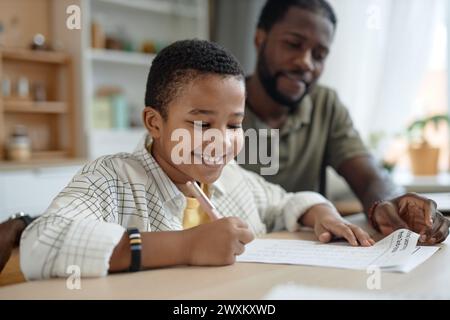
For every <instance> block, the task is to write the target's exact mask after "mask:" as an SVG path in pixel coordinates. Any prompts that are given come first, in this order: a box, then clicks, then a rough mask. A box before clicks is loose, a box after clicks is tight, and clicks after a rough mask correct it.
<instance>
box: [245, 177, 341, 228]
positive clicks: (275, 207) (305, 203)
mask: <svg viewBox="0 0 450 320" xmlns="http://www.w3.org/2000/svg"><path fill="white" fill-rule="evenodd" d="M241 169H242V168H241ZM242 171H243V172H244V176H245V181H246V182H247V183H248V184H249V187H250V190H252V193H253V196H254V199H255V202H256V206H257V208H258V212H259V215H260V217H261V220H262V221H263V222H264V224H265V225H266V227H267V231H268V232H273V231H280V230H284V229H287V230H288V231H290V232H293V231H296V230H298V229H299V227H300V225H299V223H298V219H299V218H300V217H301V216H302V215H303V214H304V213H306V212H307V211H308V210H309V209H310V208H311V207H313V206H315V205H318V204H327V205H329V206H331V207H333V208H334V206H333V204H332V203H331V202H330V201H328V200H327V199H326V198H325V197H323V196H322V195H321V194H319V193H316V192H312V191H302V192H295V193H292V192H287V191H285V190H284V189H283V188H282V187H280V186H279V185H276V184H273V183H270V182H268V181H266V180H265V179H264V178H263V177H261V176H259V175H258V174H256V173H254V172H250V171H247V170H245V169H242Z"/></svg>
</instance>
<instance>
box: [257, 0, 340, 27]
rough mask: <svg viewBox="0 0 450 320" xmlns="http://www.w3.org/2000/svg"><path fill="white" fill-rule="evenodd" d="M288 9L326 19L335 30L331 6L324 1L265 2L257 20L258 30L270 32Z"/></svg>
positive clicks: (334, 16) (287, 0)
mask: <svg viewBox="0 0 450 320" xmlns="http://www.w3.org/2000/svg"><path fill="white" fill-rule="evenodd" d="M290 7H297V8H300V9H304V10H307V11H310V12H313V13H317V14H321V15H323V16H325V17H326V18H328V19H329V20H330V21H331V23H332V24H333V27H334V28H336V24H337V18H336V14H335V13H334V10H333V8H332V7H331V5H330V4H329V3H328V2H327V1H325V0H267V2H266V4H265V5H264V7H263V9H262V11H261V14H260V16H259V20H258V28H260V29H263V30H265V31H270V29H271V28H272V27H273V25H274V24H275V23H277V22H278V21H280V20H282V19H283V18H284V16H285V15H286V12H287V11H288V10H289V8H290Z"/></svg>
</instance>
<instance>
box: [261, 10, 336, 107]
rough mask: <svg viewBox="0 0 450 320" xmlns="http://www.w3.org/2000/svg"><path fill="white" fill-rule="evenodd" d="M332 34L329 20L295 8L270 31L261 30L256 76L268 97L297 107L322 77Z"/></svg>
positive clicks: (288, 105)
mask: <svg viewBox="0 0 450 320" xmlns="http://www.w3.org/2000/svg"><path fill="white" fill-rule="evenodd" d="M333 35H334V27H333V24H332V23H331V21H330V20H329V19H328V18H327V17H325V16H323V15H321V14H317V13H312V12H310V11H307V10H303V9H300V8H296V7H291V8H290V9H289V10H288V11H287V12H286V15H285V16H284V18H283V19H282V20H280V21H279V22H277V23H276V24H274V25H273V26H272V28H271V29H270V30H269V31H268V32H265V31H263V30H261V29H258V31H257V36H256V43H257V49H258V64H257V74H258V76H259V79H260V80H261V83H262V85H263V86H264V88H265V90H266V92H267V94H268V95H269V96H270V97H271V98H272V99H273V100H274V101H276V102H277V103H279V104H282V105H284V106H287V107H289V108H295V107H296V106H297V105H298V103H299V102H300V101H301V100H302V98H303V97H304V96H305V94H306V93H307V92H308V91H309V89H310V88H311V86H312V85H313V84H314V83H316V82H317V80H318V78H319V77H320V75H321V74H322V71H323V68H324V64H325V59H326V57H327V55H328V52H329V49H330V45H331V42H332V40H333Z"/></svg>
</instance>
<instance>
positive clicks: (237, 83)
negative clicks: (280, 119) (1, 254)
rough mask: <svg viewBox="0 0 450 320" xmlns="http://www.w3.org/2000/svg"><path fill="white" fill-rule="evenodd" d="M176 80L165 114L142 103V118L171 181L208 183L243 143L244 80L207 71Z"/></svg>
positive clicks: (154, 150)
mask: <svg viewBox="0 0 450 320" xmlns="http://www.w3.org/2000/svg"><path fill="white" fill-rule="evenodd" d="M180 85H181V86H184V87H183V88H181V89H180V90H179V92H178V93H177V94H176V95H175V98H174V99H173V100H172V101H171V102H170V103H169V104H168V106H167V117H166V119H164V118H163V117H162V116H161V114H160V113H159V112H157V111H156V110H154V109H153V108H149V107H147V108H145V109H146V110H145V111H144V122H145V124H146V126H147V129H148V130H149V132H150V134H151V135H152V137H153V145H152V150H151V152H152V155H153V157H154V158H155V159H156V161H157V162H158V164H159V165H160V166H161V168H162V169H163V170H164V171H165V173H166V174H167V175H168V176H169V178H171V180H172V181H173V182H174V183H177V184H183V183H186V182H187V181H190V180H195V181H199V182H202V183H207V184H208V183H212V182H214V181H216V180H217V179H218V178H219V177H220V174H221V172H222V169H223V167H224V166H225V165H226V164H227V163H228V162H229V161H230V160H232V159H233V158H234V157H236V155H237V154H238V153H239V151H240V150H241V148H242V145H243V131H242V120H243V118H244V107H245V85H244V81H243V79H241V78H239V77H235V76H223V75H216V74H206V75H198V76H196V77H195V79H194V80H192V81H190V82H189V83H187V84H180ZM180 145H182V147H183V148H180ZM177 158H183V159H184V160H185V161H179V159H177Z"/></svg>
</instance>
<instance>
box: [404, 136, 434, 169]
mask: <svg viewBox="0 0 450 320" xmlns="http://www.w3.org/2000/svg"><path fill="white" fill-rule="evenodd" d="M409 158H410V161H411V169H412V172H413V174H414V175H416V176H435V175H437V174H438V172H439V168H438V164H439V148H436V147H433V146H431V145H429V144H428V143H426V142H425V143H421V144H418V145H411V146H410V147H409Z"/></svg>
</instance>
